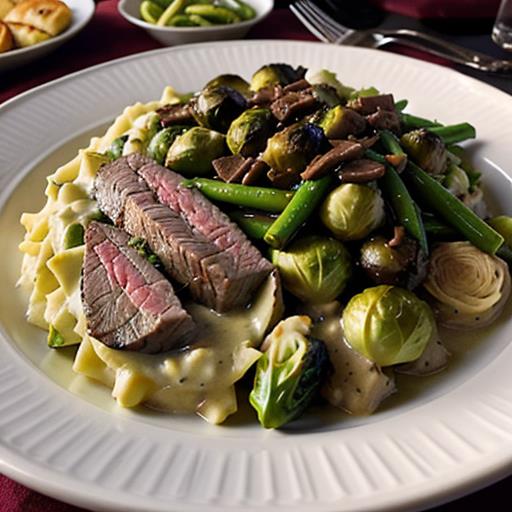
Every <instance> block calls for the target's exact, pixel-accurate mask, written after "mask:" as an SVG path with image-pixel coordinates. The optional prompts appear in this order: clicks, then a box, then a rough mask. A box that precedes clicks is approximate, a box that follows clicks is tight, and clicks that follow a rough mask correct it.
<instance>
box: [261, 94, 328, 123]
mask: <svg viewBox="0 0 512 512" xmlns="http://www.w3.org/2000/svg"><path fill="white" fill-rule="evenodd" d="M317 106H318V101H317V99H316V98H315V97H314V96H313V95H312V94H306V93H303V92H294V91H292V92H289V93H287V94H285V95H284V96H281V97H280V98H278V99H276V100H274V101H273V102H272V104H271V105H270V110H271V111H272V114H273V115H274V117H275V118H276V119H277V120H278V121H281V122H286V121H289V120H290V119H297V118H299V117H303V116H305V115H306V114H309V113H311V112H313V110H315V108H316V107H317Z"/></svg>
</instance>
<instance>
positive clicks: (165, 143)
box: [148, 125, 190, 164]
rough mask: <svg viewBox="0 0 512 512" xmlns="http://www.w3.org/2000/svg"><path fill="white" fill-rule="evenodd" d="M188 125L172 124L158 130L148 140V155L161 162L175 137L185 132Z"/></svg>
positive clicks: (163, 160)
mask: <svg viewBox="0 0 512 512" xmlns="http://www.w3.org/2000/svg"><path fill="white" fill-rule="evenodd" d="M189 128H190V126H182V125H174V126H170V127H169V128H164V129H163V130H161V131H159V132H158V133H157V134H156V135H155V136H154V137H153V138H152V139H151V141H150V142H149V146H148V156H149V157H150V158H152V159H153V160H154V161H155V162H157V163H159V164H163V163H164V162H165V157H166V156H167V151H169V148H170V147H171V144H172V143H173V142H174V141H175V140H176V137H178V136H179V135H182V134H183V133H185V132H186V131H187V130H188V129H189Z"/></svg>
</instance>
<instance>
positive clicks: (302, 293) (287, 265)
mask: <svg viewBox="0 0 512 512" xmlns="http://www.w3.org/2000/svg"><path fill="white" fill-rule="evenodd" d="M272 263H273V264H274V265H275V266H276V267H277V268H278V270H279V274H280V275H281V277H282V279H283V284H284V287H285V288H286V289H287V290H288V291H289V292H291V293H292V294H293V295H295V296H296V297H298V298H299V299H300V300H302V301H303V302H308V303H311V304H320V303H325V302H331V301H333V300H334V299H335V298H336V297H337V296H338V295H339V294H340V293H341V292H342V291H343V290H344V288H345V285H346V284H347V281H348V280H349V278H350V275H351V273H352V265H351V261H350V254H349V253H348V251H347V250H346V249H345V247H344V246H343V244H342V243H341V242H339V241H338V240H334V239H333V238H327V237H321V236H309V237H306V238H302V239H299V240H296V241H295V242H293V243H292V244H291V245H290V246H289V247H288V249H287V250H286V251H278V250H274V251H272Z"/></svg>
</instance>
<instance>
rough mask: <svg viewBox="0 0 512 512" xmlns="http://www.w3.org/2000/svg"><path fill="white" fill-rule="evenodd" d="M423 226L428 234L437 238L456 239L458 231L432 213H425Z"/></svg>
mask: <svg viewBox="0 0 512 512" xmlns="http://www.w3.org/2000/svg"><path fill="white" fill-rule="evenodd" d="M423 225H424V226H425V231H426V232H427V234H429V235H432V236H433V237H435V238H456V237H457V234H458V233H457V231H455V230H454V229H453V228H452V227H450V226H447V225H446V224H444V223H443V222H441V221H440V220H439V219H438V218H437V217H435V216H434V215H432V214H431V213H426V212H424V213H423Z"/></svg>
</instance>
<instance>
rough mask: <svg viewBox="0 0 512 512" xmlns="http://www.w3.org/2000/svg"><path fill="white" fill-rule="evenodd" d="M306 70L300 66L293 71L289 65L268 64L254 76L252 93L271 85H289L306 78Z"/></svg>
mask: <svg viewBox="0 0 512 512" xmlns="http://www.w3.org/2000/svg"><path fill="white" fill-rule="evenodd" d="M305 72H306V70H305V69H304V68H303V67H302V66H299V67H298V68H297V69H293V68H292V67H291V66H290V65H289V64H267V65H266V66H263V67H261V68H260V69H258V71H256V73H254V75H252V78H251V91H259V90H260V89H263V88H264V87H267V86H269V85H288V84H291V83H292V82H296V81H297V80H300V79H301V78H303V77H304V74H305Z"/></svg>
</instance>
